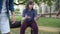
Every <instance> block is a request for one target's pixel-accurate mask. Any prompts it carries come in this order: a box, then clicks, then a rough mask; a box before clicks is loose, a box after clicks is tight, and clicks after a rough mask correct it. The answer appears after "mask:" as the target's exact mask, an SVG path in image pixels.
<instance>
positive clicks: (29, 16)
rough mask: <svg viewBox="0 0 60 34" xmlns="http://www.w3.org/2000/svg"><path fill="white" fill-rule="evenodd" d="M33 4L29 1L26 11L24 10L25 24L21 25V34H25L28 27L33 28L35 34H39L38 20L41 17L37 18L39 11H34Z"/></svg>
mask: <svg viewBox="0 0 60 34" xmlns="http://www.w3.org/2000/svg"><path fill="white" fill-rule="evenodd" d="M33 6H34V4H33V2H32V1H29V2H28V4H27V6H26V9H24V10H23V14H22V20H23V24H22V25H21V29H20V34H25V29H26V28H27V27H31V28H32V30H33V34H38V26H37V23H36V20H37V19H38V17H39V16H37V11H36V10H34V9H33Z"/></svg>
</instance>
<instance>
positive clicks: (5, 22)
mask: <svg viewBox="0 0 60 34" xmlns="http://www.w3.org/2000/svg"><path fill="white" fill-rule="evenodd" d="M1 33H2V34H10V25H9V19H8V17H7V16H6V14H5V15H4V14H1Z"/></svg>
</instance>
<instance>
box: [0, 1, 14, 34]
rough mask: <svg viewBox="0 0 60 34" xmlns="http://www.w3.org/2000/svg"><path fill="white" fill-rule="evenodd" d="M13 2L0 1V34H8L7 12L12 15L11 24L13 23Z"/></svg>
mask: <svg viewBox="0 0 60 34" xmlns="http://www.w3.org/2000/svg"><path fill="white" fill-rule="evenodd" d="M13 3H14V2H13V0H0V31H1V34H10V25H9V10H10V11H11V15H12V21H13V22H12V23H15V16H14V4H13Z"/></svg>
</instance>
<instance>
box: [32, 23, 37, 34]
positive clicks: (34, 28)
mask: <svg viewBox="0 0 60 34" xmlns="http://www.w3.org/2000/svg"><path fill="white" fill-rule="evenodd" d="M31 28H32V29H33V30H32V31H33V32H32V34H38V26H37V24H36V22H32V24H31Z"/></svg>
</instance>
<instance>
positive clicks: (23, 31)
mask: <svg viewBox="0 0 60 34" xmlns="http://www.w3.org/2000/svg"><path fill="white" fill-rule="evenodd" d="M27 26H28V25H27V23H23V24H22V25H21V29H20V34H25V29H26V28H27Z"/></svg>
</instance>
